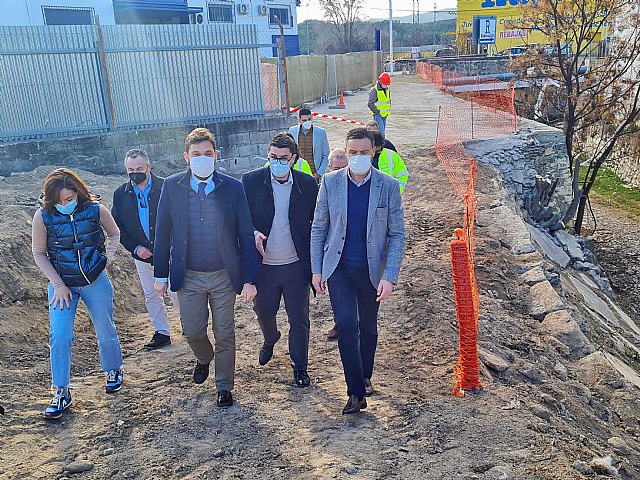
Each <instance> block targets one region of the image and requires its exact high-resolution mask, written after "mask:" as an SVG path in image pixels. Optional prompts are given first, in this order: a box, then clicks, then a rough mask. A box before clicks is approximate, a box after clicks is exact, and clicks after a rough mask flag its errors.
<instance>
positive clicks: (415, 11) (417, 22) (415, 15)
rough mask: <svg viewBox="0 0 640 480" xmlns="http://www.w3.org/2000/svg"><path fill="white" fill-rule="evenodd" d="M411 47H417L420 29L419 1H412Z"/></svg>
mask: <svg viewBox="0 0 640 480" xmlns="http://www.w3.org/2000/svg"><path fill="white" fill-rule="evenodd" d="M412 20H413V46H414V47H418V46H419V45H418V43H419V42H418V29H419V28H420V0H413V17H412Z"/></svg>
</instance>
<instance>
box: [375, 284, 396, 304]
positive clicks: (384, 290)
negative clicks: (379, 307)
mask: <svg viewBox="0 0 640 480" xmlns="http://www.w3.org/2000/svg"><path fill="white" fill-rule="evenodd" d="M391 292H393V283H391V282H390V281H389V280H380V283H379V284H378V298H376V302H382V301H384V300H386V299H387V298H389V295H391Z"/></svg>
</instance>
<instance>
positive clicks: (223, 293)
mask: <svg viewBox="0 0 640 480" xmlns="http://www.w3.org/2000/svg"><path fill="white" fill-rule="evenodd" d="M178 302H179V303H180V314H181V317H182V328H183V330H184V336H185V337H186V339H187V342H188V343H189V346H190V347H191V350H193V353H194V354H195V356H196V358H197V359H198V363H200V364H201V365H206V364H208V363H210V362H211V360H213V359H214V358H215V376H216V388H217V389H218V391H220V390H232V389H233V377H234V371H235V364H236V334H235V321H234V316H233V310H234V305H235V303H236V292H235V290H234V289H233V287H232V286H231V280H229V276H228V275H227V272H226V270H217V271H215V272H195V271H192V270H187V271H186V273H185V276H184V285H183V286H182V288H181V289H180V290H178ZM209 307H210V308H211V316H212V322H211V327H212V330H213V337H214V339H215V355H214V347H213V345H211V341H210V340H209V337H208V335H207V327H208V326H209Z"/></svg>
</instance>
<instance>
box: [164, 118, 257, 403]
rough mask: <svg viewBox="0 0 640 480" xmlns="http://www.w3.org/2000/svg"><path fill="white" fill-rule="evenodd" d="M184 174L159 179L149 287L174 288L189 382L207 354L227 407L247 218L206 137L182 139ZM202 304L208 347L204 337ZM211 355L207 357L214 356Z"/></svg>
mask: <svg viewBox="0 0 640 480" xmlns="http://www.w3.org/2000/svg"><path fill="white" fill-rule="evenodd" d="M183 155H184V159H185V161H186V162H187V165H188V166H189V169H188V170H187V171H186V172H182V173H178V174H176V175H172V176H171V177H169V178H167V179H166V180H165V182H164V185H163V187H162V193H161V194H160V202H159V204H158V213H157V219H156V238H155V249H154V257H155V261H154V275H155V288H156V290H157V291H158V293H160V294H161V295H163V296H164V295H166V293H167V287H168V280H169V279H170V280H171V282H170V286H171V290H173V291H175V292H177V293H178V301H179V303H180V306H181V310H180V313H181V316H182V327H183V331H184V335H185V337H186V339H187V342H188V343H189V346H190V347H191V349H192V350H193V353H194V354H195V356H196V359H197V363H196V367H195V369H194V372H193V381H194V382H195V383H197V384H201V383H204V381H205V380H206V379H207V377H208V376H209V363H211V361H212V360H213V359H214V358H215V377H216V389H217V392H218V406H219V407H229V406H231V405H233V397H232V396H231V390H232V389H233V382H234V371H235V354H236V344H235V322H234V305H235V300H236V293H237V294H241V295H242V298H243V300H244V301H245V302H247V303H251V302H252V301H253V299H254V297H255V295H256V287H255V286H254V282H255V280H256V274H257V270H258V254H257V252H256V248H255V241H254V236H253V226H252V223H251V215H250V213H249V207H248V205H247V199H246V197H245V195H244V189H243V187H242V183H240V181H238V180H236V179H234V178H232V177H229V176H227V175H224V174H222V173H220V172H216V171H215V161H216V159H217V156H218V152H217V151H216V141H215V138H214V136H213V134H212V133H211V132H210V131H209V130H207V129H206V128H196V129H195V130H193V131H192V132H191V133H190V134H189V135H187V138H186V140H185V152H184V154H183ZM209 308H210V309H211V316H212V329H213V335H214V338H215V352H214V347H213V346H212V345H211V342H210V341H209V337H208V336H207V328H208V325H209ZM214 353H215V355H214Z"/></svg>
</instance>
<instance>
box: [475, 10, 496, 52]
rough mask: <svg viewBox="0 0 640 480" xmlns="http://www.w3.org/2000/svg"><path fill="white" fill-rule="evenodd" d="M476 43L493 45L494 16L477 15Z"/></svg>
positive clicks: (494, 33) (494, 40)
mask: <svg viewBox="0 0 640 480" xmlns="http://www.w3.org/2000/svg"><path fill="white" fill-rule="evenodd" d="M478 23H479V25H478V44H479V45H494V44H495V43H496V24H497V22H496V17H478Z"/></svg>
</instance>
